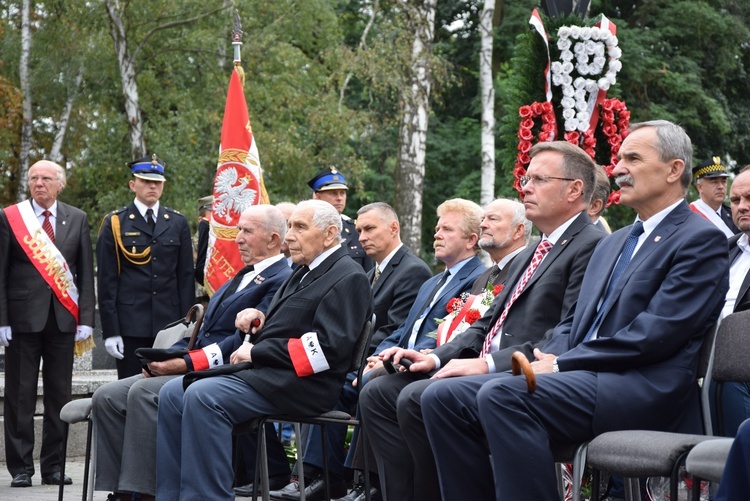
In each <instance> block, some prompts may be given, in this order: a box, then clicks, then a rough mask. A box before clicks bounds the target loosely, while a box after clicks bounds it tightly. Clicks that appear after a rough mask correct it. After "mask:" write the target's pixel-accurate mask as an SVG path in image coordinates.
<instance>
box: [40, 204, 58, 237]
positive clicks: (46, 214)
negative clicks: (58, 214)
mask: <svg viewBox="0 0 750 501" xmlns="http://www.w3.org/2000/svg"><path fill="white" fill-rule="evenodd" d="M42 214H43V215H44V222H43V223H42V229H43V230H44V231H45V233H47V235H49V239H50V240H52V243H55V232H54V230H52V223H50V222H49V217H50V216H51V215H52V213H51V212H50V211H48V210H46V211H44V212H42Z"/></svg>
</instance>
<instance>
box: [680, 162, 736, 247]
mask: <svg viewBox="0 0 750 501" xmlns="http://www.w3.org/2000/svg"><path fill="white" fill-rule="evenodd" d="M728 176H729V174H728V173H727V168H726V167H724V166H723V165H722V164H721V158H719V157H713V158H711V159H710V160H706V161H705V162H703V163H702V164H700V165H698V166H697V167H693V179H695V187H696V188H697V189H698V194H699V195H700V198H699V199H698V200H696V201H695V202H693V203H691V204H690V208H691V209H692V210H693V212H697V213H698V214H701V215H702V216H703V217H705V218H706V219H708V220H709V221H711V222H712V223H713V224H714V225H715V226H716V227H717V228H719V229H720V230H721V231H723V232H724V234H725V235H726V236H727V238H730V237H732V236H734V235H735V234H737V233H739V230H738V229H737V226H735V225H734V222H733V221H732V211H731V209H730V208H729V207H727V206H726V205H724V197H726V196H727V177H728Z"/></svg>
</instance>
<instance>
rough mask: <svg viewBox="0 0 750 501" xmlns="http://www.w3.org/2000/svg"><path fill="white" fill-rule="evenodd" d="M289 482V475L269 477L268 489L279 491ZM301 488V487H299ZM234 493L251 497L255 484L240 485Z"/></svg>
mask: <svg viewBox="0 0 750 501" xmlns="http://www.w3.org/2000/svg"><path fill="white" fill-rule="evenodd" d="M288 482H289V475H276V476H274V477H269V478H268V489H269V490H272V491H274V492H275V491H277V490H278V489H283V488H284V487H285V486H286V485H287V483H288ZM298 490H299V489H298ZM258 493H260V485H259V486H258ZM234 495H235V496H240V497H243V498H249V497H251V496H252V495H253V484H252V483H250V484H247V485H243V486H240V487H235V488H234Z"/></svg>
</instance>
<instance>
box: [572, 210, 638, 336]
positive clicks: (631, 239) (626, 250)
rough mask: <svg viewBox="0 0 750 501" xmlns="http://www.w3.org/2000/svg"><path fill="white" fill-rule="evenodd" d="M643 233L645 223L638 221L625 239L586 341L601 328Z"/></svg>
mask: <svg viewBox="0 0 750 501" xmlns="http://www.w3.org/2000/svg"><path fill="white" fill-rule="evenodd" d="M642 233H643V223H642V222H640V221H636V222H635V223H634V224H633V227H632V228H631V229H630V234H628V238H627V240H625V245H624V246H623V248H622V254H620V259H619V260H618V261H617V264H616V265H615V269H614V270H612V277H611V278H610V279H609V285H608V286H607V292H606V293H605V294H604V299H603V300H602V305H601V306H600V307H599V311H598V312H597V313H596V318H594V322H593V323H592V324H591V328H590V329H589V331H588V333H587V334H586V337H585V338H584V339H583V340H584V341H588V340H589V339H591V337H592V336H593V335H594V333H595V332H596V331H598V330H599V325H600V324H601V323H602V317H604V312H605V311H607V308H608V307H609V303H610V301H611V299H612V298H611V294H612V291H613V290H615V286H616V285H617V282H618V281H619V280H620V277H622V274H623V273H624V272H625V268H627V267H628V263H630V259H631V258H632V257H633V252H634V251H635V246H636V245H637V244H638V237H640V236H641V234H642Z"/></svg>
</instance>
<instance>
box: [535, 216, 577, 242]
mask: <svg viewBox="0 0 750 501" xmlns="http://www.w3.org/2000/svg"><path fill="white" fill-rule="evenodd" d="M580 215H581V213H580V212H578V213H577V214H576V215H575V216H573V217H571V218H570V219H568V220H567V221H565V222H564V223H563V224H561V225H560V226H558V227H557V228H555V231H553V232H552V233H550V234H549V235H542V240H544V238H545V236H546V238H547V240H549V243H551V244H552V245H555V244H556V243H557V241H558V240H559V239H560V237H561V236H562V234H563V233H565V231H566V230H567V229H568V226H570V225H571V224H573V221H575V220H576V218H577V217H578V216H580Z"/></svg>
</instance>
